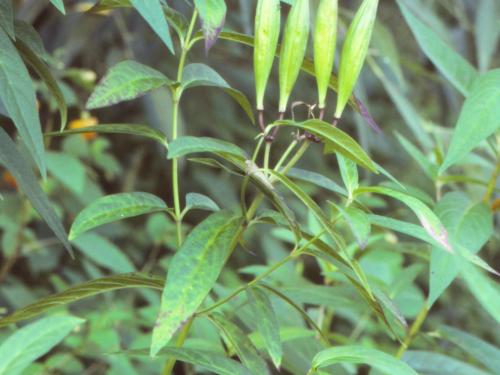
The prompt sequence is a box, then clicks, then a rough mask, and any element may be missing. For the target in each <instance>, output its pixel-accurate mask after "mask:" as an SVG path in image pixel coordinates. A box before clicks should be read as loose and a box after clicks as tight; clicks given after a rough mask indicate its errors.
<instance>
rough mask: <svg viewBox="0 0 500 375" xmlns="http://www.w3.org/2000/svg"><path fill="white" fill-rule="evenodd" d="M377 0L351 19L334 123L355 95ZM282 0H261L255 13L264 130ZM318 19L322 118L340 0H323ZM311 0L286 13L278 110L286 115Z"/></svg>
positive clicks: (304, 46)
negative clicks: (266, 93)
mask: <svg viewBox="0 0 500 375" xmlns="http://www.w3.org/2000/svg"><path fill="white" fill-rule="evenodd" d="M378 2H379V1H378V0H363V2H362V4H361V6H360V7H359V9H358V10H357V11H356V14H355V16H354V18H353V20H352V22H351V24H350V25H349V28H348V30H347V33H346V37H345V40H344V43H343V46H342V52H341V56H340V66H339V72H338V93H337V104H336V108H335V115H334V124H336V122H337V121H338V119H340V117H341V116H342V113H343V112H344V109H345V107H346V105H347V103H348V101H349V98H350V97H351V95H352V92H353V90H354V87H355V85H356V82H357V80H358V78H359V75H360V73H361V69H362V67H363V64H364V62H365V59H366V55H367V52H368V47H369V44H370V40H371V36H372V31H373V26H374V23H375V18H376V14H377V8H378ZM279 3H280V2H279V0H259V1H258V4H257V12H256V17H255V47H254V74H255V91H256V97H257V111H258V112H259V125H260V127H261V130H264V128H265V124H264V118H263V111H264V97H265V90H266V86H267V83H268V80H269V75H270V72H271V69H272V66H273V62H274V57H275V54H276V49H277V43H278V37H279V33H280V4H279ZM316 14H317V16H316V20H315V24H314V33H313V41H314V70H315V77H316V83H317V90H318V107H319V109H320V118H321V119H322V118H323V114H324V110H325V107H326V94H327V91H328V86H329V84H330V78H331V74H332V71H333V64H334V59H335V48H336V42H337V25H338V0H320V2H319V6H318V9H317V12H316ZM310 27H311V26H310V6H309V0H296V1H295V2H294V3H293V5H292V7H291V9H290V12H289V14H288V17H287V20H286V24H285V28H284V34H283V38H282V44H281V50H280V59H279V87H280V90H279V109H278V112H279V116H280V118H283V116H284V113H285V112H286V109H287V105H288V101H289V99H290V95H291V93H292V90H293V87H294V86H295V83H296V81H297V78H298V75H299V73H300V69H301V66H302V64H303V62H304V57H305V53H306V49H307V43H308V39H309V31H310Z"/></svg>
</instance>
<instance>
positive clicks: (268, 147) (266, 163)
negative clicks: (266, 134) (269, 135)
mask: <svg viewBox="0 0 500 375" xmlns="http://www.w3.org/2000/svg"><path fill="white" fill-rule="evenodd" d="M270 154H271V142H266V148H265V150H264V173H265V175H266V176H269V156H270Z"/></svg>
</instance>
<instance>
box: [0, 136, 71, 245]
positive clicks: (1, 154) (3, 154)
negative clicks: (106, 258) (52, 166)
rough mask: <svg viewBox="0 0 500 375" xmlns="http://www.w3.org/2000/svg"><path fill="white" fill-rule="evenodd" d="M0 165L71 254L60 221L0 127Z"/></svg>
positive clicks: (30, 171) (24, 162)
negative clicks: (10, 175) (11, 176)
mask: <svg viewBox="0 0 500 375" xmlns="http://www.w3.org/2000/svg"><path fill="white" fill-rule="evenodd" d="M0 164H3V165H4V166H5V167H6V168H7V169H8V170H9V171H10V173H12V175H13V176H14V178H15V180H16V183H17V184H18V185H19V188H20V189H21V191H22V192H23V193H24V194H26V196H27V197H28V199H29V200H30V202H31V204H32V205H33V207H34V208H35V210H37V212H38V213H39V214H40V216H41V217H42V218H43V219H44V220H45V222H46V223H47V225H48V226H49V227H50V229H52V231H53V232H54V234H55V235H56V237H57V238H58V239H59V241H61V242H62V244H63V245H64V247H65V248H66V250H68V251H69V252H70V254H73V251H72V249H71V245H70V243H69V242H68V236H67V234H66V230H65V229H64V227H63V225H62V223H61V220H60V219H59V218H58V217H57V215H56V213H55V212H54V209H53V208H52V205H51V203H50V201H49V200H48V198H47V197H46V195H45V193H44V192H43V191H42V189H41V188H40V186H39V185H38V181H37V179H36V177H35V175H34V174H33V171H32V170H31V168H30V166H29V165H28V163H27V162H26V161H25V160H24V157H23V156H22V155H21V154H20V153H19V151H17V148H16V145H15V144H14V142H12V140H11V139H10V138H9V136H8V135H7V133H5V131H4V130H3V128H1V127H0Z"/></svg>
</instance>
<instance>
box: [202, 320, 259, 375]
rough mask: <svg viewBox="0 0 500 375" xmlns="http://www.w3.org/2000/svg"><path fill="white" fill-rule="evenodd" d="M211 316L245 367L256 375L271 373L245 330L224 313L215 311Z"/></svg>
mask: <svg viewBox="0 0 500 375" xmlns="http://www.w3.org/2000/svg"><path fill="white" fill-rule="evenodd" d="M209 318H210V320H211V321H212V322H213V323H214V324H215V325H216V326H217V329H218V330H220V331H221V332H222V333H223V335H224V337H225V338H226V340H227V342H228V343H230V344H231V346H232V348H233V349H234V351H235V352H236V354H237V355H238V357H239V359H240V360H241V362H242V363H243V364H244V365H245V367H247V368H248V369H249V370H250V371H251V372H252V373H253V374H255V375H265V374H269V369H268V368H267V365H266V362H265V361H264V360H263V359H262V358H260V357H259V353H258V352H257V349H256V348H255V346H254V345H253V343H252V341H250V339H249V338H248V336H247V335H246V334H245V332H243V331H242V330H241V329H240V328H239V327H238V326H237V325H235V324H234V323H232V322H230V321H229V320H227V318H226V317H225V316H224V315H222V314H218V313H214V314H211V315H210V316H209Z"/></svg>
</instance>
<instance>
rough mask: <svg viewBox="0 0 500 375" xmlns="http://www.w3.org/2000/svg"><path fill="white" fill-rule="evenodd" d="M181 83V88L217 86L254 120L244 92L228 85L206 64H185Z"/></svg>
mask: <svg viewBox="0 0 500 375" xmlns="http://www.w3.org/2000/svg"><path fill="white" fill-rule="evenodd" d="M181 85H182V88H183V90H186V89H188V88H192V87H199V86H208V87H219V88H221V89H223V90H224V91H225V92H226V93H227V94H228V95H230V96H231V97H232V98H233V99H234V100H235V101H236V102H237V103H238V104H239V105H240V106H241V108H242V109H243V110H244V111H245V113H246V114H247V116H248V118H249V119H250V121H252V123H254V122H255V119H254V115H253V110H252V105H251V104H250V102H249V101H248V99H247V97H246V96H245V94H243V93H242V92H241V91H239V90H236V89H233V88H232V87H231V86H229V84H228V83H227V82H226V81H225V80H224V78H222V77H221V76H220V75H219V73H217V72H216V71H215V70H213V69H212V68H211V67H209V66H208V65H205V64H189V65H188V66H186V67H185V68H184V74H183V76H182V82H181Z"/></svg>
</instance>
